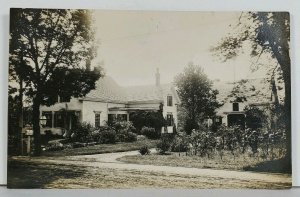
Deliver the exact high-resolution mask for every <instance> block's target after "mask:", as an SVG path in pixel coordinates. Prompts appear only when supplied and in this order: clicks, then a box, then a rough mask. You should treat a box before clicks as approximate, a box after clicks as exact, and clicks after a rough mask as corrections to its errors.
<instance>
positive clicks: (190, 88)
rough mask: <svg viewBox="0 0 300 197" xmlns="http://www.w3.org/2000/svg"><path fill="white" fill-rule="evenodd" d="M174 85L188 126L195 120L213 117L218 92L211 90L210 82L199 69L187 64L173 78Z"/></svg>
mask: <svg viewBox="0 0 300 197" xmlns="http://www.w3.org/2000/svg"><path fill="white" fill-rule="evenodd" d="M175 83H176V86H177V88H178V90H177V91H178V94H179V96H180V99H181V104H182V107H184V108H185V111H186V113H187V118H188V119H189V120H190V121H189V122H190V123H189V124H193V125H195V123H197V120H200V121H202V120H204V119H205V118H207V117H212V116H214V114H215V109H216V108H218V107H219V106H220V104H219V103H218V101H217V100H216V96H217V94H218V91H217V90H214V89H212V81H211V80H209V79H208V77H207V75H206V74H205V73H204V72H203V69H202V68H201V67H199V66H196V65H193V64H189V65H188V66H187V67H185V68H184V71H183V72H182V73H180V74H179V75H177V76H176V77H175Z"/></svg>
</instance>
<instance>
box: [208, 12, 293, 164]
mask: <svg viewBox="0 0 300 197" xmlns="http://www.w3.org/2000/svg"><path fill="white" fill-rule="evenodd" d="M235 29H236V30H235V31H234V32H233V33H232V34H230V35H228V36H226V37H224V38H223V40H222V41H221V42H220V43H219V45H218V46H216V47H214V48H213V49H212V50H213V51H214V52H216V54H217V55H220V57H222V58H223V61H227V60H228V59H232V58H234V57H236V56H237V54H238V53H239V52H241V51H242V48H243V47H244V46H245V44H247V43H250V44H251V49H252V50H251V56H253V57H257V61H258V60H259V58H260V56H261V55H262V54H270V55H271V57H272V58H274V59H275V60H276V61H277V62H278V64H279V65H280V68H281V70H282V76H283V80H284V85H285V100H284V112H285V117H286V119H285V122H286V136H287V146H286V147H287V154H286V159H287V161H288V162H289V164H288V165H289V167H290V166H291V81H290V72H291V68H290V65H291V61H290V53H289V43H290V15H289V13H288V12H248V13H241V16H240V17H239V23H238V24H237V26H235ZM257 61H256V63H257Z"/></svg>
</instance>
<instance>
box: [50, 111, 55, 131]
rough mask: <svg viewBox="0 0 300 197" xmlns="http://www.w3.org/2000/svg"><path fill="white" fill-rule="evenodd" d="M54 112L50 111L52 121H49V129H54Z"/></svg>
mask: <svg viewBox="0 0 300 197" xmlns="http://www.w3.org/2000/svg"><path fill="white" fill-rule="evenodd" d="M54 113H55V112H54V111H51V117H52V118H51V119H52V121H51V128H54Z"/></svg>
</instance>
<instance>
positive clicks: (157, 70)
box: [155, 68, 160, 86]
mask: <svg viewBox="0 0 300 197" xmlns="http://www.w3.org/2000/svg"><path fill="white" fill-rule="evenodd" d="M155 78H156V80H155V85H156V86H160V74H159V69H158V68H156V74H155Z"/></svg>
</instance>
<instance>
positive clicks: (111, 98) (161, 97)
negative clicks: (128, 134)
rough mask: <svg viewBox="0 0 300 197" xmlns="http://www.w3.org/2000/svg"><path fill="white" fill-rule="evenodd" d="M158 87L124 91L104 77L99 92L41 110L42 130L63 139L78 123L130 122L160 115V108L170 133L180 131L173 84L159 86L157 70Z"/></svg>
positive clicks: (133, 88) (97, 90) (97, 86)
mask: <svg viewBox="0 0 300 197" xmlns="http://www.w3.org/2000/svg"><path fill="white" fill-rule="evenodd" d="M155 77H156V83H155V84H154V85H146V86H131V87H122V86H120V85H118V84H117V83H116V82H115V81H114V80H113V79H112V78H111V77H109V76H105V77H103V78H100V79H99V80H98V81H97V82H96V89H95V90H92V91H91V92H90V93H89V94H87V95H86V97H84V98H71V99H70V100H66V99H64V98H60V99H58V102H57V103H56V104H54V105H52V106H50V107H47V106H40V112H41V117H44V118H46V119H47V121H46V124H45V125H44V126H43V127H42V128H41V133H42V134H44V133H45V131H46V130H49V131H51V133H52V134H58V135H62V134H63V133H64V131H65V130H66V129H71V128H72V127H74V125H75V124H76V123H77V121H79V122H89V123H91V124H92V125H94V126H102V125H105V124H106V123H107V122H109V121H112V120H116V119H117V120H127V121H128V120H130V119H129V114H130V112H134V111H138V110H146V111H158V110H159V109H160V106H163V107H162V110H163V116H164V117H165V119H166V120H167V123H168V126H169V127H168V132H172V131H173V125H175V126H176V127H177V124H178V118H177V105H178V104H179V102H180V100H179V97H178V94H177V92H176V90H175V88H174V86H173V85H172V84H160V74H159V71H158V70H157V73H156V76H155Z"/></svg>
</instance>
